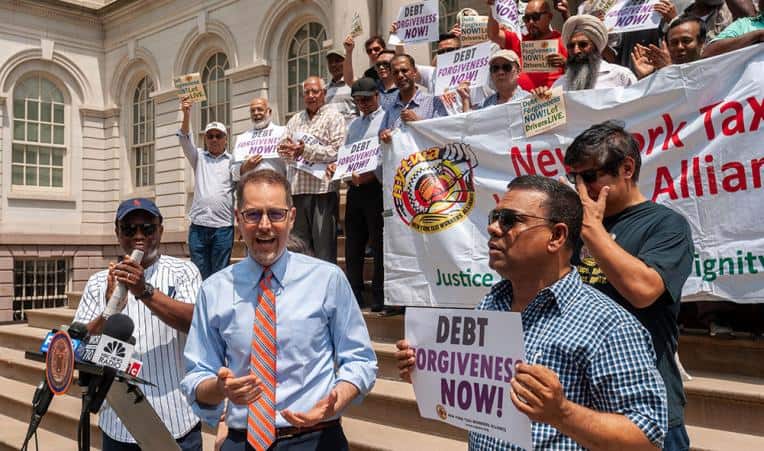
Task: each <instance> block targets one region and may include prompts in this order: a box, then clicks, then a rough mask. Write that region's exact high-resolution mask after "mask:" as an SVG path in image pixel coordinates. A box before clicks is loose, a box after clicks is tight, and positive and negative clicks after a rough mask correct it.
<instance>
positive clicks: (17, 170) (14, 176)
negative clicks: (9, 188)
mask: <svg viewBox="0 0 764 451" xmlns="http://www.w3.org/2000/svg"><path fill="white" fill-rule="evenodd" d="M11 183H12V184H14V185H23V184H24V166H19V165H15V164H14V165H13V167H12V168H11Z"/></svg>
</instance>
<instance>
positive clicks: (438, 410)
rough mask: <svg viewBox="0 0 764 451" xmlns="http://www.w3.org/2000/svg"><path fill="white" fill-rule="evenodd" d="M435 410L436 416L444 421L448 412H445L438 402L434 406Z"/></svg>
mask: <svg viewBox="0 0 764 451" xmlns="http://www.w3.org/2000/svg"><path fill="white" fill-rule="evenodd" d="M435 412H436V413H437V414H438V417H439V418H440V419H441V420H443V421H445V420H447V419H448V412H446V408H445V407H443V406H442V405H440V404H438V405H437V406H435Z"/></svg>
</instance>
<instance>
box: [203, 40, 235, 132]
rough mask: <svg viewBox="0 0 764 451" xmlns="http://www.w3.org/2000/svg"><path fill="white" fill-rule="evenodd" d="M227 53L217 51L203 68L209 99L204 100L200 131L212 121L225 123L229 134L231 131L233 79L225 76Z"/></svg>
mask: <svg viewBox="0 0 764 451" xmlns="http://www.w3.org/2000/svg"><path fill="white" fill-rule="evenodd" d="M229 67H230V66H229V64H228V57H227V56H226V55H225V53H216V54H214V55H212V56H211V57H210V59H208V60H207V64H205V65H204V69H202V83H203V84H204V92H205V93H206V94H207V100H205V101H204V102H202V123H201V125H200V127H199V131H200V132H201V131H203V130H204V127H205V126H206V125H207V124H208V123H210V122H213V121H215V122H222V123H223V124H225V126H226V129H227V130H228V134H229V136H230V134H231V133H230V132H231V80H229V79H228V78H227V77H226V76H225V71H226V70H228V68H229Z"/></svg>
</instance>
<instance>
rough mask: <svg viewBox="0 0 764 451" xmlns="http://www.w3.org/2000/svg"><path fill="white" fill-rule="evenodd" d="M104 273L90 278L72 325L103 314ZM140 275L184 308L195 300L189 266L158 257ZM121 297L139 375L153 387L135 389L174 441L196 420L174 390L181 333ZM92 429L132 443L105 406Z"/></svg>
mask: <svg viewBox="0 0 764 451" xmlns="http://www.w3.org/2000/svg"><path fill="white" fill-rule="evenodd" d="M107 273H108V271H106V270H104V271H100V272H98V273H96V274H94V275H92V276H91V277H90V279H89V280H88V282H87V285H85V290H84V292H83V293H82V299H81V300H80V305H79V307H77V313H75V316H74V320H75V321H81V322H84V323H87V322H90V321H92V320H93V319H94V318H96V317H97V316H98V315H100V314H101V313H102V312H103V310H104V308H105V307H106V276H107ZM144 275H145V278H146V281H147V282H148V283H150V284H152V285H153V286H154V288H155V289H156V290H159V291H161V292H162V293H164V294H166V295H167V296H169V297H171V298H173V299H175V300H177V301H180V302H187V303H190V304H193V303H194V302H195V301H196V293H197V291H198V289H199V286H200V285H201V281H202V279H201V276H200V275H199V270H198V269H197V268H196V266H194V264H193V263H191V262H190V261H186V260H181V259H179V258H175V257H169V256H166V255H162V256H160V257H159V258H158V259H157V261H156V262H154V264H153V265H151V266H150V267H148V268H147V269H145V271H144ZM127 296H128V301H127V306H126V307H125V310H124V311H123V312H122V313H124V314H126V315H127V316H129V317H130V318H131V319H132V320H133V322H134V323H135V331H134V332H133V336H134V337H135V354H134V355H133V357H134V358H135V359H137V360H140V361H141V362H143V368H142V369H141V374H140V377H142V378H143V379H146V380H148V381H150V382H153V383H154V384H156V385H157V386H156V387H150V386H142V387H141V389H142V390H143V392H144V393H145V394H146V399H147V400H148V401H149V403H150V404H151V406H152V407H154V410H156V412H157V414H158V415H159V417H160V418H162V419H163V420H164V424H165V426H166V427H167V429H168V430H169V431H170V433H171V434H172V435H173V437H175V438H176V439H177V438H180V437H182V436H184V435H185V434H186V433H188V432H189V431H190V430H191V429H192V428H193V427H194V426H196V424H197V423H198V422H199V419H198V418H197V417H196V415H194V413H193V411H192V410H191V407H190V406H189V405H188V402H187V401H186V397H185V396H183V394H182V393H181V391H180V380H181V379H182V378H183V374H184V369H183V348H184V347H185V345H186V334H184V333H182V332H179V331H177V330H175V329H173V328H172V327H170V326H168V325H167V324H165V323H164V322H162V321H161V320H160V319H159V318H158V317H157V316H156V315H154V314H153V313H152V312H151V310H149V308H148V307H146V305H145V304H144V303H143V302H141V301H139V300H136V299H135V298H134V297H133V295H132V293H129V292H128V294H127ZM98 426H99V427H100V428H101V429H102V430H103V431H104V432H105V433H106V435H108V436H109V437H111V438H112V439H114V440H117V441H120V442H125V443H135V440H134V439H133V437H132V436H131V435H130V433H129V432H128V431H127V429H126V428H125V427H124V425H122V422H121V421H120V420H119V418H118V417H117V415H116V414H115V413H114V411H113V410H112V409H111V407H109V405H108V403H106V402H104V404H103V407H102V408H101V412H100V414H99V420H98Z"/></svg>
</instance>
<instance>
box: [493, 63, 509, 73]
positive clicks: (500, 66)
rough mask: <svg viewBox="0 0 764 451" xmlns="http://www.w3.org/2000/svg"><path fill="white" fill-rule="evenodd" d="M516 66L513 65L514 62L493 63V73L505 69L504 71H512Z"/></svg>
mask: <svg viewBox="0 0 764 451" xmlns="http://www.w3.org/2000/svg"><path fill="white" fill-rule="evenodd" d="M514 68H515V67H514V66H513V65H512V63H508V64H491V73H492V74H495V73H496V72H498V71H500V70H503V71H504V72H512V70H513V69H514Z"/></svg>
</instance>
